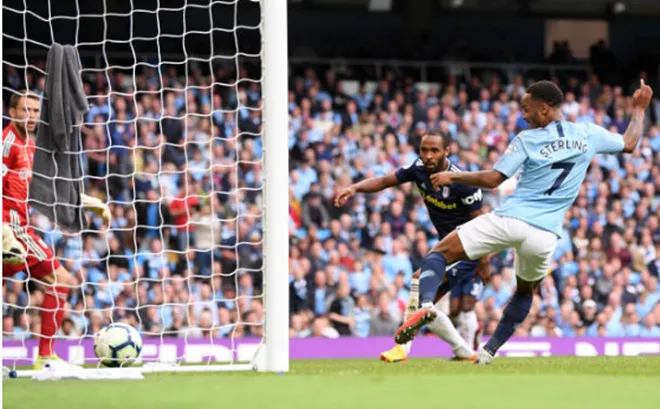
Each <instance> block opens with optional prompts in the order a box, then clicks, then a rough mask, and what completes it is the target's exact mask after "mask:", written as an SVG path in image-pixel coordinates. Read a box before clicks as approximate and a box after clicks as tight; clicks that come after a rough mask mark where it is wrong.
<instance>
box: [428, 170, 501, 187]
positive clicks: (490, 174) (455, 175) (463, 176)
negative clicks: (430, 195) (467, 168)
mask: <svg viewBox="0 0 660 409" xmlns="http://www.w3.org/2000/svg"><path fill="white" fill-rule="evenodd" d="M506 179H507V178H506V176H505V175H503V174H502V173H501V172H498V171H496V170H494V169H490V170H480V171H478V172H438V173H434V174H433V175H431V183H433V187H434V188H436V189H437V188H439V187H440V186H445V185H450V184H452V183H460V184H463V185H468V186H472V187H478V188H481V189H494V188H496V187H498V186H499V185H501V184H502V182H504V181H505V180H506Z"/></svg>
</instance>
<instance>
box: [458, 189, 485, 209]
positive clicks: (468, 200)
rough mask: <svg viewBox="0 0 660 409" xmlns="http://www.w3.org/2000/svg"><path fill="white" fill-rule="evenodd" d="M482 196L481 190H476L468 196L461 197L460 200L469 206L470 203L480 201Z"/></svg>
mask: <svg viewBox="0 0 660 409" xmlns="http://www.w3.org/2000/svg"><path fill="white" fill-rule="evenodd" d="M483 198H484V194H483V193H482V192H481V190H477V191H476V192H474V193H473V194H471V195H470V196H467V197H464V198H462V199H461V202H463V204H465V205H467V206H470V205H473V204H474V203H476V202H481V201H482V200H483Z"/></svg>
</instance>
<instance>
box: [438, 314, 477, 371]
mask: <svg viewBox="0 0 660 409" xmlns="http://www.w3.org/2000/svg"><path fill="white" fill-rule="evenodd" d="M435 312H436V313H437V314H438V316H437V317H436V318H435V320H434V321H433V322H431V323H430V324H428V325H427V327H428V328H429V329H430V330H431V331H432V332H433V333H434V334H435V335H437V336H438V337H440V339H442V340H443V341H445V342H446V343H448V344H449V345H450V346H451V349H452V350H453V351H454V354H456V356H457V357H459V358H466V359H467V358H471V357H472V355H474V351H472V348H470V346H468V344H467V343H466V342H465V340H464V339H463V338H462V337H461V335H460V334H459V333H458V331H456V328H455V327H454V325H453V324H452V323H451V320H450V319H449V317H448V316H446V315H445V314H443V313H442V312H440V311H438V310H437V309H435Z"/></svg>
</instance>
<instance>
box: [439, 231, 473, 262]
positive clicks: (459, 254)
mask: <svg viewBox="0 0 660 409" xmlns="http://www.w3.org/2000/svg"><path fill="white" fill-rule="evenodd" d="M431 253H440V254H442V255H443V256H444V257H445V259H446V260H447V263H449V264H451V263H455V262H457V261H460V260H464V259H466V258H467V257H466V255H465V250H464V249H463V244H462V243H461V240H460V239H459V238H458V234H456V232H452V233H450V234H449V235H448V236H446V237H445V238H444V239H442V240H440V242H439V243H437V244H436V245H435V246H433V248H432V249H431Z"/></svg>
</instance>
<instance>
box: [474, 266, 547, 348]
mask: <svg viewBox="0 0 660 409" xmlns="http://www.w3.org/2000/svg"><path fill="white" fill-rule="evenodd" d="M540 282H541V280H539V281H536V282H526V281H525V280H522V279H521V278H520V277H518V280H517V284H518V288H517V289H516V293H515V294H514V295H513V297H511V299H510V300H509V303H508V304H507V306H506V308H505V309H504V312H503V313H502V318H501V319H500V322H499V324H497V328H495V333H494V334H493V336H492V337H490V339H489V340H488V342H487V343H486V345H484V347H483V349H484V350H485V351H486V352H488V354H489V355H490V356H492V357H494V356H495V354H496V353H497V350H498V349H500V347H501V346H502V345H504V343H505V342H506V341H508V340H509V338H511V337H512V336H513V334H514V333H515V332H516V329H517V328H518V326H520V324H522V322H523V321H524V320H525V318H527V315H528V314H529V310H530V309H531V308H532V294H533V293H534V289H535V288H536V286H538V284H539V283H540Z"/></svg>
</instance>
